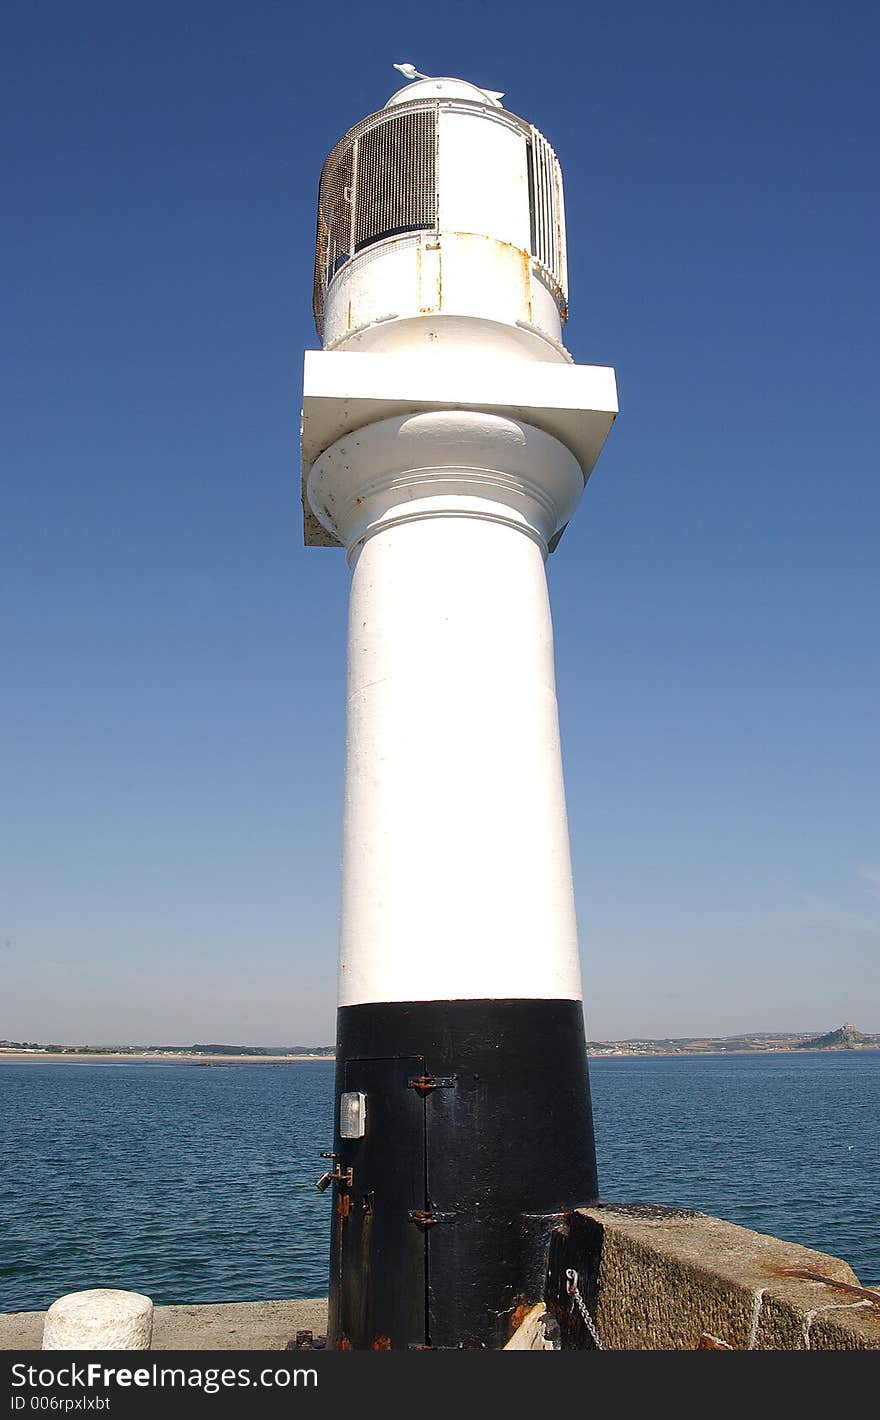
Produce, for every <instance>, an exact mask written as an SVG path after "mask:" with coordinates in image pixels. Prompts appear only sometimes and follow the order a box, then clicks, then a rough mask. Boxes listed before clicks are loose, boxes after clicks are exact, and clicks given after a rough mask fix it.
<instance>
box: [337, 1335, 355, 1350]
mask: <svg viewBox="0 0 880 1420" xmlns="http://www.w3.org/2000/svg"><path fill="white" fill-rule="evenodd" d="M337 1350H339V1351H353V1350H354V1347H353V1346H352V1344H351V1342H350V1341H349V1339H348V1337H347V1336H340V1338H339V1346H338V1347H337Z"/></svg>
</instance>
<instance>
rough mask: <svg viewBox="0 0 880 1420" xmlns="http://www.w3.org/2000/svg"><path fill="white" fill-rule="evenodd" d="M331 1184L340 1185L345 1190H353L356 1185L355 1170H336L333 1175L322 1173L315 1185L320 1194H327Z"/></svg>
mask: <svg viewBox="0 0 880 1420" xmlns="http://www.w3.org/2000/svg"><path fill="white" fill-rule="evenodd" d="M331 1183H338V1184H340V1185H341V1187H343V1188H351V1186H352V1184H353V1183H354V1169H353V1168H352V1167H351V1166H349V1167H348V1168H347V1169H343V1168H335V1169H334V1170H333V1172H332V1173H322V1174H321V1177H320V1178H319V1179H318V1180H317V1182H316V1183H315V1187H316V1188H317V1190H318V1192H319V1193H325V1192H326V1191H327V1189H328V1188H329V1187H330V1185H331Z"/></svg>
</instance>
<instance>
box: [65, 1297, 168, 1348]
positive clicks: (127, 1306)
mask: <svg viewBox="0 0 880 1420" xmlns="http://www.w3.org/2000/svg"><path fill="white" fill-rule="evenodd" d="M152 1336H153V1303H152V1301H151V1300H150V1298H149V1297H144V1296H142V1295H141V1293H140V1292H122V1291H117V1290H116V1289H115V1288H113V1287H94V1288H91V1289H89V1290H88V1291H85V1292H69V1293H68V1294H67V1296H65V1297H59V1298H58V1300H57V1301H56V1302H53V1303H52V1305H51V1306H50V1308H49V1310H48V1311H47V1312H46V1321H45V1325H44V1327H43V1347H42V1349H43V1350H44V1351H149V1349H150V1342H151V1340H152Z"/></svg>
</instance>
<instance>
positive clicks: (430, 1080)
mask: <svg viewBox="0 0 880 1420" xmlns="http://www.w3.org/2000/svg"><path fill="white" fill-rule="evenodd" d="M433 1087H434V1077H433V1075H420V1076H419V1078H418V1079H417V1080H413V1081H412V1082H411V1085H410V1088H411V1089H413V1090H419V1092H420V1093H421V1094H423V1095H426V1094H427V1093H428V1090H430V1089H433Z"/></svg>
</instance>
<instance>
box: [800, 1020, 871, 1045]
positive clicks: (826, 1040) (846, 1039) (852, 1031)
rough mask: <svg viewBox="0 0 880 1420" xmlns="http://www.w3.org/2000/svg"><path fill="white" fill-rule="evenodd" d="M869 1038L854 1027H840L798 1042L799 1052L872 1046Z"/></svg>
mask: <svg viewBox="0 0 880 1420" xmlns="http://www.w3.org/2000/svg"><path fill="white" fill-rule="evenodd" d="M873 1043H874V1042H873V1041H872V1040H871V1039H870V1037H869V1036H866V1035H862V1033H861V1031H857V1030H856V1028H855V1026H852V1025H842V1026H838V1028H837V1030H831V1031H828V1032H827V1033H826V1034H825V1035H814V1036H812V1037H811V1038H810V1039H809V1040H802V1041H799V1042H798V1049H799V1050H851V1049H852V1047H853V1046H854V1045H873Z"/></svg>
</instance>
